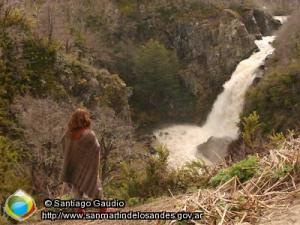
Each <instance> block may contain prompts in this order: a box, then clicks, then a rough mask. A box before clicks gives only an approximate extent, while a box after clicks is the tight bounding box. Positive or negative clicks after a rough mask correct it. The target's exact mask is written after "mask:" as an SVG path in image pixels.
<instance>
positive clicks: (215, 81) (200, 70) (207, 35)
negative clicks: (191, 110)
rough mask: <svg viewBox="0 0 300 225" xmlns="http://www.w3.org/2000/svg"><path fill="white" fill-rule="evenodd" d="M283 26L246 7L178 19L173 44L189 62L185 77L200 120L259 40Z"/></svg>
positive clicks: (182, 74) (184, 71) (179, 53)
mask: <svg viewBox="0 0 300 225" xmlns="http://www.w3.org/2000/svg"><path fill="white" fill-rule="evenodd" d="M279 26H280V23H278V21H276V20H274V19H273V18H272V17H271V15H268V14H266V13H264V12H263V11H260V10H244V12H242V14H241V15H239V14H238V13H237V12H235V11H233V10H230V9H227V10H224V11H223V12H222V14H221V15H220V16H218V17H215V18H208V19H204V20H200V19H197V18H191V19H190V20H189V21H186V20H185V21H177V25H176V29H175V31H174V33H175V34H174V39H173V46H174V48H175V49H176V51H177V54H178V56H179V58H180V59H181V60H182V61H184V62H185V63H186V67H185V69H184V70H183V71H182V73H181V77H182V78H183V80H184V82H185V84H186V86H187V87H189V89H190V90H191V91H192V93H193V94H194V95H195V96H197V97H198V98H197V99H198V102H197V106H196V111H197V113H196V114H197V118H198V119H199V121H198V122H202V121H203V119H205V116H206V115H207V114H208V110H209V109H211V106H212V104H213V102H214V101H215V99H216V97H217V95H218V94H219V93H220V92H221V91H222V85H223V84H224V83H225V81H226V80H228V79H229V78H230V76H231V74H232V72H233V71H234V69H235V67H236V66H237V64H238V63H239V62H240V61H241V60H243V59H245V58H247V57H249V56H250V55H251V54H252V52H253V51H255V50H256V49H257V46H256V45H255V43H254V41H255V39H258V38H261V37H262V36H265V35H270V34H271V32H272V31H273V30H275V29H277V28H278V27H279ZM199 115H202V116H199Z"/></svg>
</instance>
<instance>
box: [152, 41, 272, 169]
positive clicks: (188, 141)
mask: <svg viewBox="0 0 300 225" xmlns="http://www.w3.org/2000/svg"><path fill="white" fill-rule="evenodd" d="M274 38H275V37H274V36H268V37H263V39H262V40H257V41H256V42H255V43H256V45H257V46H258V48H259V51H258V52H255V53H253V54H252V56H250V57H249V58H248V59H246V60H243V61H242V62H240V63H239V65H238V66H237V68H236V70H235V71H234V72H233V74H232V76H231V79H230V80H229V81H227V82H226V83H225V84H224V90H223V92H222V93H221V94H220V95H219V96H218V97H217V99H216V101H215V103H214V105H213V108H212V111H211V112H210V114H209V116H208V118H207V121H206V123H205V124H204V125H203V126H202V127H199V126H194V125H173V126H170V127H168V128H165V129H161V130H157V131H155V132H154V135H155V136H156V137H157V140H158V142H159V143H161V144H163V145H165V146H166V147H167V149H168V150H169V152H170V155H169V165H170V166H171V167H181V166H183V165H184V164H186V163H187V162H188V161H191V160H195V159H197V157H196V155H197V154H198V156H199V154H200V156H201V157H200V158H202V160H204V162H206V163H207V164H211V163H213V162H211V161H210V160H208V158H206V157H204V155H203V154H201V152H200V153H199V152H198V153H197V147H198V146H199V145H200V144H203V143H205V142H206V141H207V140H208V139H209V138H210V137H217V138H227V139H230V140H235V139H236V138H237V137H238V134H239V128H238V126H237V124H238V123H239V121H240V113H241V112H242V109H243V105H244V99H245V94H246V91H247V89H248V87H249V86H250V85H251V84H252V82H253V80H254V78H255V76H256V71H257V69H258V68H259V67H260V66H261V65H263V64H264V61H265V59H266V57H267V56H268V55H270V54H272V53H273V51H274V48H273V47H272V45H271V42H273V40H274ZM226 147H227V146H223V148H226Z"/></svg>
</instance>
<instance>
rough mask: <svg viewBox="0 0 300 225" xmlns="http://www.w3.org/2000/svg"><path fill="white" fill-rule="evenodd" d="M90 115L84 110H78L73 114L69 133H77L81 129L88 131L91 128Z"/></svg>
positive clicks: (69, 124)
mask: <svg viewBox="0 0 300 225" xmlns="http://www.w3.org/2000/svg"><path fill="white" fill-rule="evenodd" d="M90 117H91V116H90V113H89V112H88V111H87V110H86V109H84V108H78V109H76V110H75V112H74V113H73V114H72V116H71V119H70V120H69V123H68V129H69V131H76V130H80V129H87V128H90V126H91V118H90Z"/></svg>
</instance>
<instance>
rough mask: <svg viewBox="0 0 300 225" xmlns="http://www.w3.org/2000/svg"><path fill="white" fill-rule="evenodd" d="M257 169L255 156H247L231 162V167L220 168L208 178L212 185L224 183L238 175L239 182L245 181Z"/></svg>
mask: <svg viewBox="0 0 300 225" xmlns="http://www.w3.org/2000/svg"><path fill="white" fill-rule="evenodd" d="M257 170H258V159H257V157H256V156H249V157H248V158H247V159H245V160H242V161H240V162H238V163H235V164H233V165H232V166H231V167H229V168H226V169H222V170H221V171H220V172H218V174H217V175H215V176H214V177H212V178H211V179H210V184H211V185H213V186H214V187H216V186H218V185H220V184H222V183H225V182H226V181H228V180H230V179H231V178H233V177H235V176H236V177H238V178H239V179H240V181H241V182H245V181H247V180H249V179H250V178H251V177H253V176H254V175H255V174H256V172H257Z"/></svg>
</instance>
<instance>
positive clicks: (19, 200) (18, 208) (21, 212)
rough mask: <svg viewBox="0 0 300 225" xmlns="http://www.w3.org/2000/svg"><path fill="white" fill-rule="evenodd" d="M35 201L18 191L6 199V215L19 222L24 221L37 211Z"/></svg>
mask: <svg viewBox="0 0 300 225" xmlns="http://www.w3.org/2000/svg"><path fill="white" fill-rule="evenodd" d="M36 209H37V208H36V204H35V201H34V199H33V198H32V197H31V196H30V195H28V194H26V193H25V192H24V191H22V190H18V191H17V192H16V193H14V194H13V195H11V196H9V197H8V198H7V199H6V202H5V206H4V211H5V213H6V214H7V215H8V216H10V217H11V218H13V219H14V220H17V221H24V220H26V219H28V218H29V217H30V216H32V215H33V214H34V213H35V211H36Z"/></svg>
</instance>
